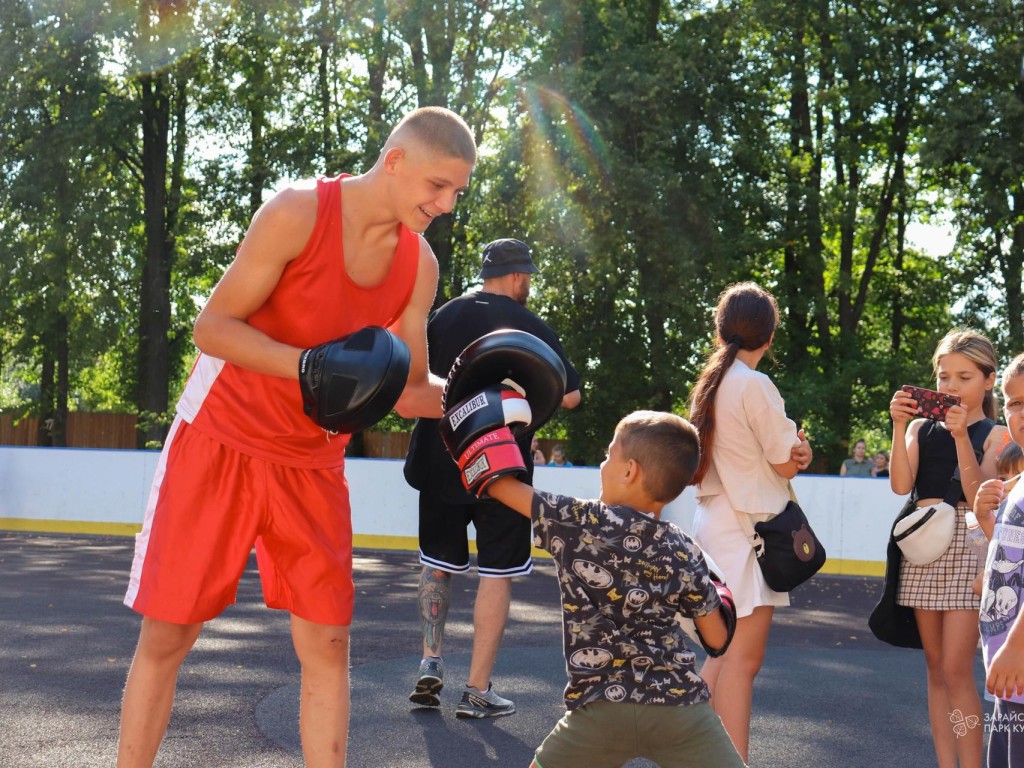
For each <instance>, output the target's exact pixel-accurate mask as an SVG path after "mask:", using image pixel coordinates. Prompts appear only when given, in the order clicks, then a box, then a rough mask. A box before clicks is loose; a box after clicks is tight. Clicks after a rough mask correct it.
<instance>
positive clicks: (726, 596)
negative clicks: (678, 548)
mask: <svg viewBox="0 0 1024 768" xmlns="http://www.w3.org/2000/svg"><path fill="white" fill-rule="evenodd" d="M703 555H704V562H705V564H706V565H707V567H708V572H709V576H710V577H711V583H712V584H714V585H715V590H716V591H717V592H718V598H719V599H720V600H721V601H722V605H721V606H720V607H719V609H718V610H719V612H720V613H721V614H722V619H723V620H724V621H725V628H726V633H727V634H726V638H725V645H723V646H722V647H721V648H711V647H709V646H708V644H707V643H705V642H704V638H703V637H701V634H700V630H698V629H697V625H696V624H695V623H694V621H693V619H688V618H685V617H684V616H682V615H680V614H676V624H678V625H679V626H680V628H681V629H682V630H683V632H685V633H686V634H687V635H688V636H689V637H690V639H691V640H693V641H694V642H695V643H699V644H700V646H701V647H702V648H703V649H704V652H705V653H706V654H707V655H708V656H710V657H712V658H715V657H718V656H721V655H722V654H723V653H725V652H726V650H728V648H729V645H730V643H732V638H733V635H735V634H736V601H735V599H734V598H733V596H732V590H730V589H729V587H727V586H726V584H725V581H724V580H723V579H722V577H721V576H719V575H718V566H717V565H715V561H714V560H712V559H711V555H709V554H708V553H707V552H704V553H703Z"/></svg>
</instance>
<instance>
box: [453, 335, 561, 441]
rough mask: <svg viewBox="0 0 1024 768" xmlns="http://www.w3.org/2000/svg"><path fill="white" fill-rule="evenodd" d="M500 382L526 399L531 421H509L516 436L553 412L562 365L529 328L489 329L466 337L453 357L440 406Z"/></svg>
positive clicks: (519, 435)
mask: <svg viewBox="0 0 1024 768" xmlns="http://www.w3.org/2000/svg"><path fill="white" fill-rule="evenodd" d="M501 383H505V384H507V385H509V386H511V387H513V388H514V389H516V390H517V391H519V392H521V393H522V394H523V396H524V397H525V398H526V399H527V401H528V402H529V404H530V410H531V412H532V414H533V419H532V422H531V423H530V424H523V423H521V422H517V423H514V424H512V425H511V426H510V429H511V430H512V434H513V435H515V436H516V437H521V436H522V435H523V434H525V433H526V432H527V431H534V430H537V429H539V428H540V427H542V426H543V425H544V424H545V423H546V422H547V421H548V419H550V418H551V417H552V416H554V415H555V411H557V410H558V406H559V405H561V403H562V398H563V397H564V396H565V383H566V382H565V365H563V364H562V360H561V358H560V357H559V356H558V355H557V354H556V353H555V351H554V350H553V349H552V348H551V347H550V346H548V345H547V344H546V343H544V342H543V341H541V340H540V339H538V338H537V337H536V336H534V335H533V334H532V333H527V332H526V331H518V330H513V329H502V330H497V331H493V332H491V333H488V334H486V335H484V336H481V337H480V338H479V339H477V340H476V341H473V342H471V343H470V344H469V345H468V346H467V347H466V348H465V349H464V350H462V352H461V353H460V354H459V356H458V358H456V360H455V364H454V365H452V369H451V371H450V372H449V374H448V380H447V381H446V382H445V387H444V397H443V404H444V409H445V410H446V411H447V410H449V409H450V408H451V407H452V405H454V404H455V403H459V402H461V401H463V400H465V399H466V398H468V397H470V396H472V395H475V394H476V393H478V392H480V391H481V390H484V389H487V388H488V387H494V386H496V385H498V384H501Z"/></svg>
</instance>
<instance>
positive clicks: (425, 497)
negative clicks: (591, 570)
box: [420, 493, 533, 578]
mask: <svg viewBox="0 0 1024 768" xmlns="http://www.w3.org/2000/svg"><path fill="white" fill-rule="evenodd" d="M470 523H472V524H473V527H474V528H476V547H477V563H476V566H477V573H479V574H480V575H481V576H490V577H498V578H503V577H510V576H525V575H526V574H528V573H529V572H530V571H532V570H533V557H532V555H531V551H532V544H533V536H532V532H531V530H530V529H531V522H530V520H529V519H527V518H526V517H524V516H523V515H520V514H519V513H518V512H513V511H512V510H511V509H509V508H508V507H506V506H504V505H502V504H498V503H496V502H493V501H489V502H478V503H476V504H449V503H446V502H444V501H440V500H438V499H436V498H433V497H432V495H431V494H430V493H420V562H421V563H422V564H423V565H426V566H429V567H431V568H437V569H438V570H440V571H446V572H448V573H465V572H467V571H468V570H469V531H468V527H469V524H470Z"/></svg>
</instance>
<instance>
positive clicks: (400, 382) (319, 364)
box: [299, 326, 410, 433]
mask: <svg viewBox="0 0 1024 768" xmlns="http://www.w3.org/2000/svg"><path fill="white" fill-rule="evenodd" d="M409 362H410V355H409V347H407V346H406V344H405V342H404V341H402V340H401V339H400V338H398V336H395V335H394V334H393V333H391V332H390V331H388V330H387V329H386V328H380V327H378V326H367V327H366V328H362V329H360V330H358V331H356V332H355V333H353V334H350V335H348V336H344V337H342V338H340V339H335V340H334V341H328V342H327V343H325V344H320V345H319V346H316V347H311V348H310V349H306V350H303V352H302V354H301V355H300V356H299V387H300V388H301V390H302V409H303V411H304V412H305V413H306V415H307V416H309V418H311V419H312V420H313V421H314V422H315V423H316V424H317V425H318V426H320V427H322V428H323V429H326V430H328V431H329V432H339V433H352V432H358V431H359V430H361V429H366V428H367V427H371V426H373V425H374V424H376V423H377V422H378V421H380V420H381V419H383V418H384V417H385V416H386V415H387V414H388V412H389V411H390V410H391V409H392V408H394V407H395V403H397V402H398V398H399V396H400V395H401V394H402V390H404V389H405V384H406V382H407V381H408V379H409Z"/></svg>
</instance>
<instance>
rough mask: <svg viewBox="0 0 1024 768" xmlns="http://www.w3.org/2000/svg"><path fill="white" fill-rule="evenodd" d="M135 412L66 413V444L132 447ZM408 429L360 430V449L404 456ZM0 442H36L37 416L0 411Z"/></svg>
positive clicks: (380, 455)
mask: <svg viewBox="0 0 1024 768" xmlns="http://www.w3.org/2000/svg"><path fill="white" fill-rule="evenodd" d="M136 421H137V419H136V417H135V414H132V413H82V412H77V411H75V412H72V413H69V414H68V424H67V447H68V448H126V449H133V448H135V447H136V437H137V434H136V431H135V424H136ZM411 436H412V435H411V433H408V432H390V433H383V432H374V431H367V432H364V433H363V453H364V455H365V456H366V457H367V458H372V459H404V458H405V454H406V451H407V450H408V449H409V438H410V437H411ZM0 445H30V446H36V445H39V419H38V418H35V417H31V418H22V419H17V420H16V417H15V416H14V414H10V413H3V414H0Z"/></svg>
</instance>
